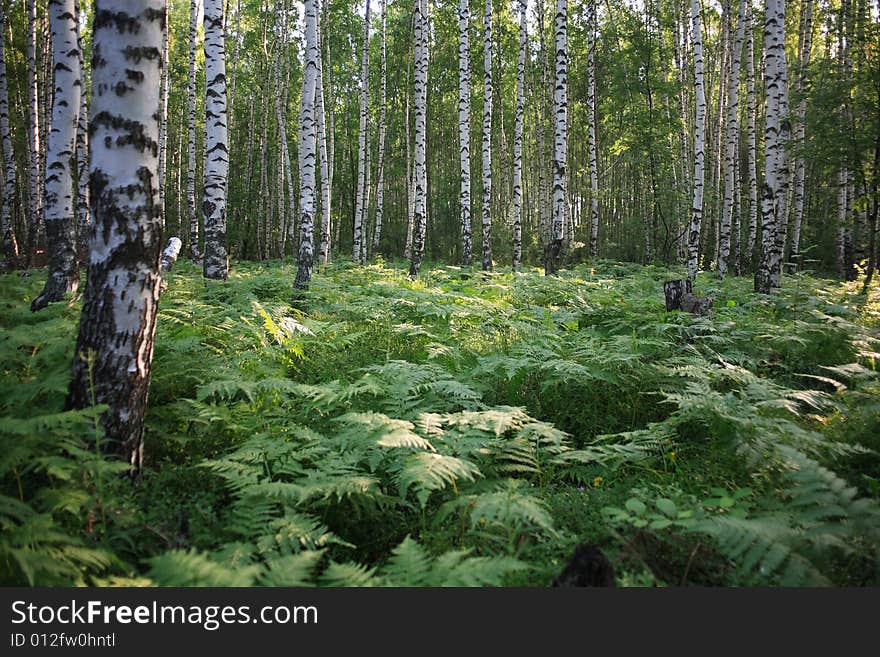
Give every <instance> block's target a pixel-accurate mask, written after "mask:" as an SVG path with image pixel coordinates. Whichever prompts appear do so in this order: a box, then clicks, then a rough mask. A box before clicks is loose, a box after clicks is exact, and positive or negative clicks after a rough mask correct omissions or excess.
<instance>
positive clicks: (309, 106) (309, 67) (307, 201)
mask: <svg viewBox="0 0 880 657" xmlns="http://www.w3.org/2000/svg"><path fill="white" fill-rule="evenodd" d="M305 11H306V16H305V37H306V42H305V50H306V52H305V70H304V71H303V89H302V100H301V101H300V109H299V113H300V134H299V158H300V171H302V176H301V178H300V221H299V225H300V243H299V263H298V265H299V266H298V268H297V272H296V281H295V283H294V287H295V288H296V289H297V290H304V289H307V288H308V286H309V281H311V280H312V263H313V260H314V246H313V240H314V234H315V206H316V203H315V201H316V195H315V162H316V159H317V154H318V153H317V150H318V149H317V139H316V137H317V135H316V130H315V92H316V89H317V82H318V59H319V58H320V56H321V55H320V52H319V51H318V7H317V2H316V0H306V7H305Z"/></svg>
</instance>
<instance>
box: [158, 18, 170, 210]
mask: <svg viewBox="0 0 880 657" xmlns="http://www.w3.org/2000/svg"><path fill="white" fill-rule="evenodd" d="M169 15H170V12H169V11H168V8H167V7H166V10H165V20H164V22H163V25H162V80H161V84H162V86H161V88H160V89H159V103H160V112H161V115H162V116H161V120H160V123H159V210H160V211H161V212H162V225H163V226H164V225H165V162H166V159H167V156H168V152H167V151H168V96H169V94H170V89H169V86H170V84H171V78H170V74H169V69H170V68H171V62H169V60H168V51H169V48H170V44H171V30H170V28H169V26H168V20H169Z"/></svg>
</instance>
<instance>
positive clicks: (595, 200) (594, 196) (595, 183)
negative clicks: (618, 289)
mask: <svg viewBox="0 0 880 657" xmlns="http://www.w3.org/2000/svg"><path fill="white" fill-rule="evenodd" d="M587 11H588V14H587V130H588V133H589V139H590V144H589V149H590V154H589V160H590V256H591V257H593V258H595V257H596V256H598V255H599V158H598V156H597V150H598V149H597V147H596V0H590V2H589V4H588V5H587Z"/></svg>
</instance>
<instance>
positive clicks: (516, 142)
mask: <svg viewBox="0 0 880 657" xmlns="http://www.w3.org/2000/svg"><path fill="white" fill-rule="evenodd" d="M527 5H528V2H527V1H526V0H519V59H518V61H517V66H516V123H515V125H514V130H513V135H514V136H513V270H514V271H519V270H520V267H521V266H522V196H523V189H522V141H523V111H524V109H525V107H524V106H525V89H524V83H525V68H526V47H527V45H528V44H527V39H528V27H527V25H526V7H527Z"/></svg>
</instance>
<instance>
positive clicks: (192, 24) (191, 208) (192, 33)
mask: <svg viewBox="0 0 880 657" xmlns="http://www.w3.org/2000/svg"><path fill="white" fill-rule="evenodd" d="M198 12H199V5H198V0H190V5H189V86H188V87H187V117H188V127H189V131H188V139H187V146H186V153H187V160H186V211H187V216H188V217H189V255H190V257H191V258H192V259H193V260H195V261H198V260H200V259H201V257H202V256H201V251H200V250H199V216H198V214H197V211H196V30H197V29H198V17H199V13H198Z"/></svg>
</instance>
